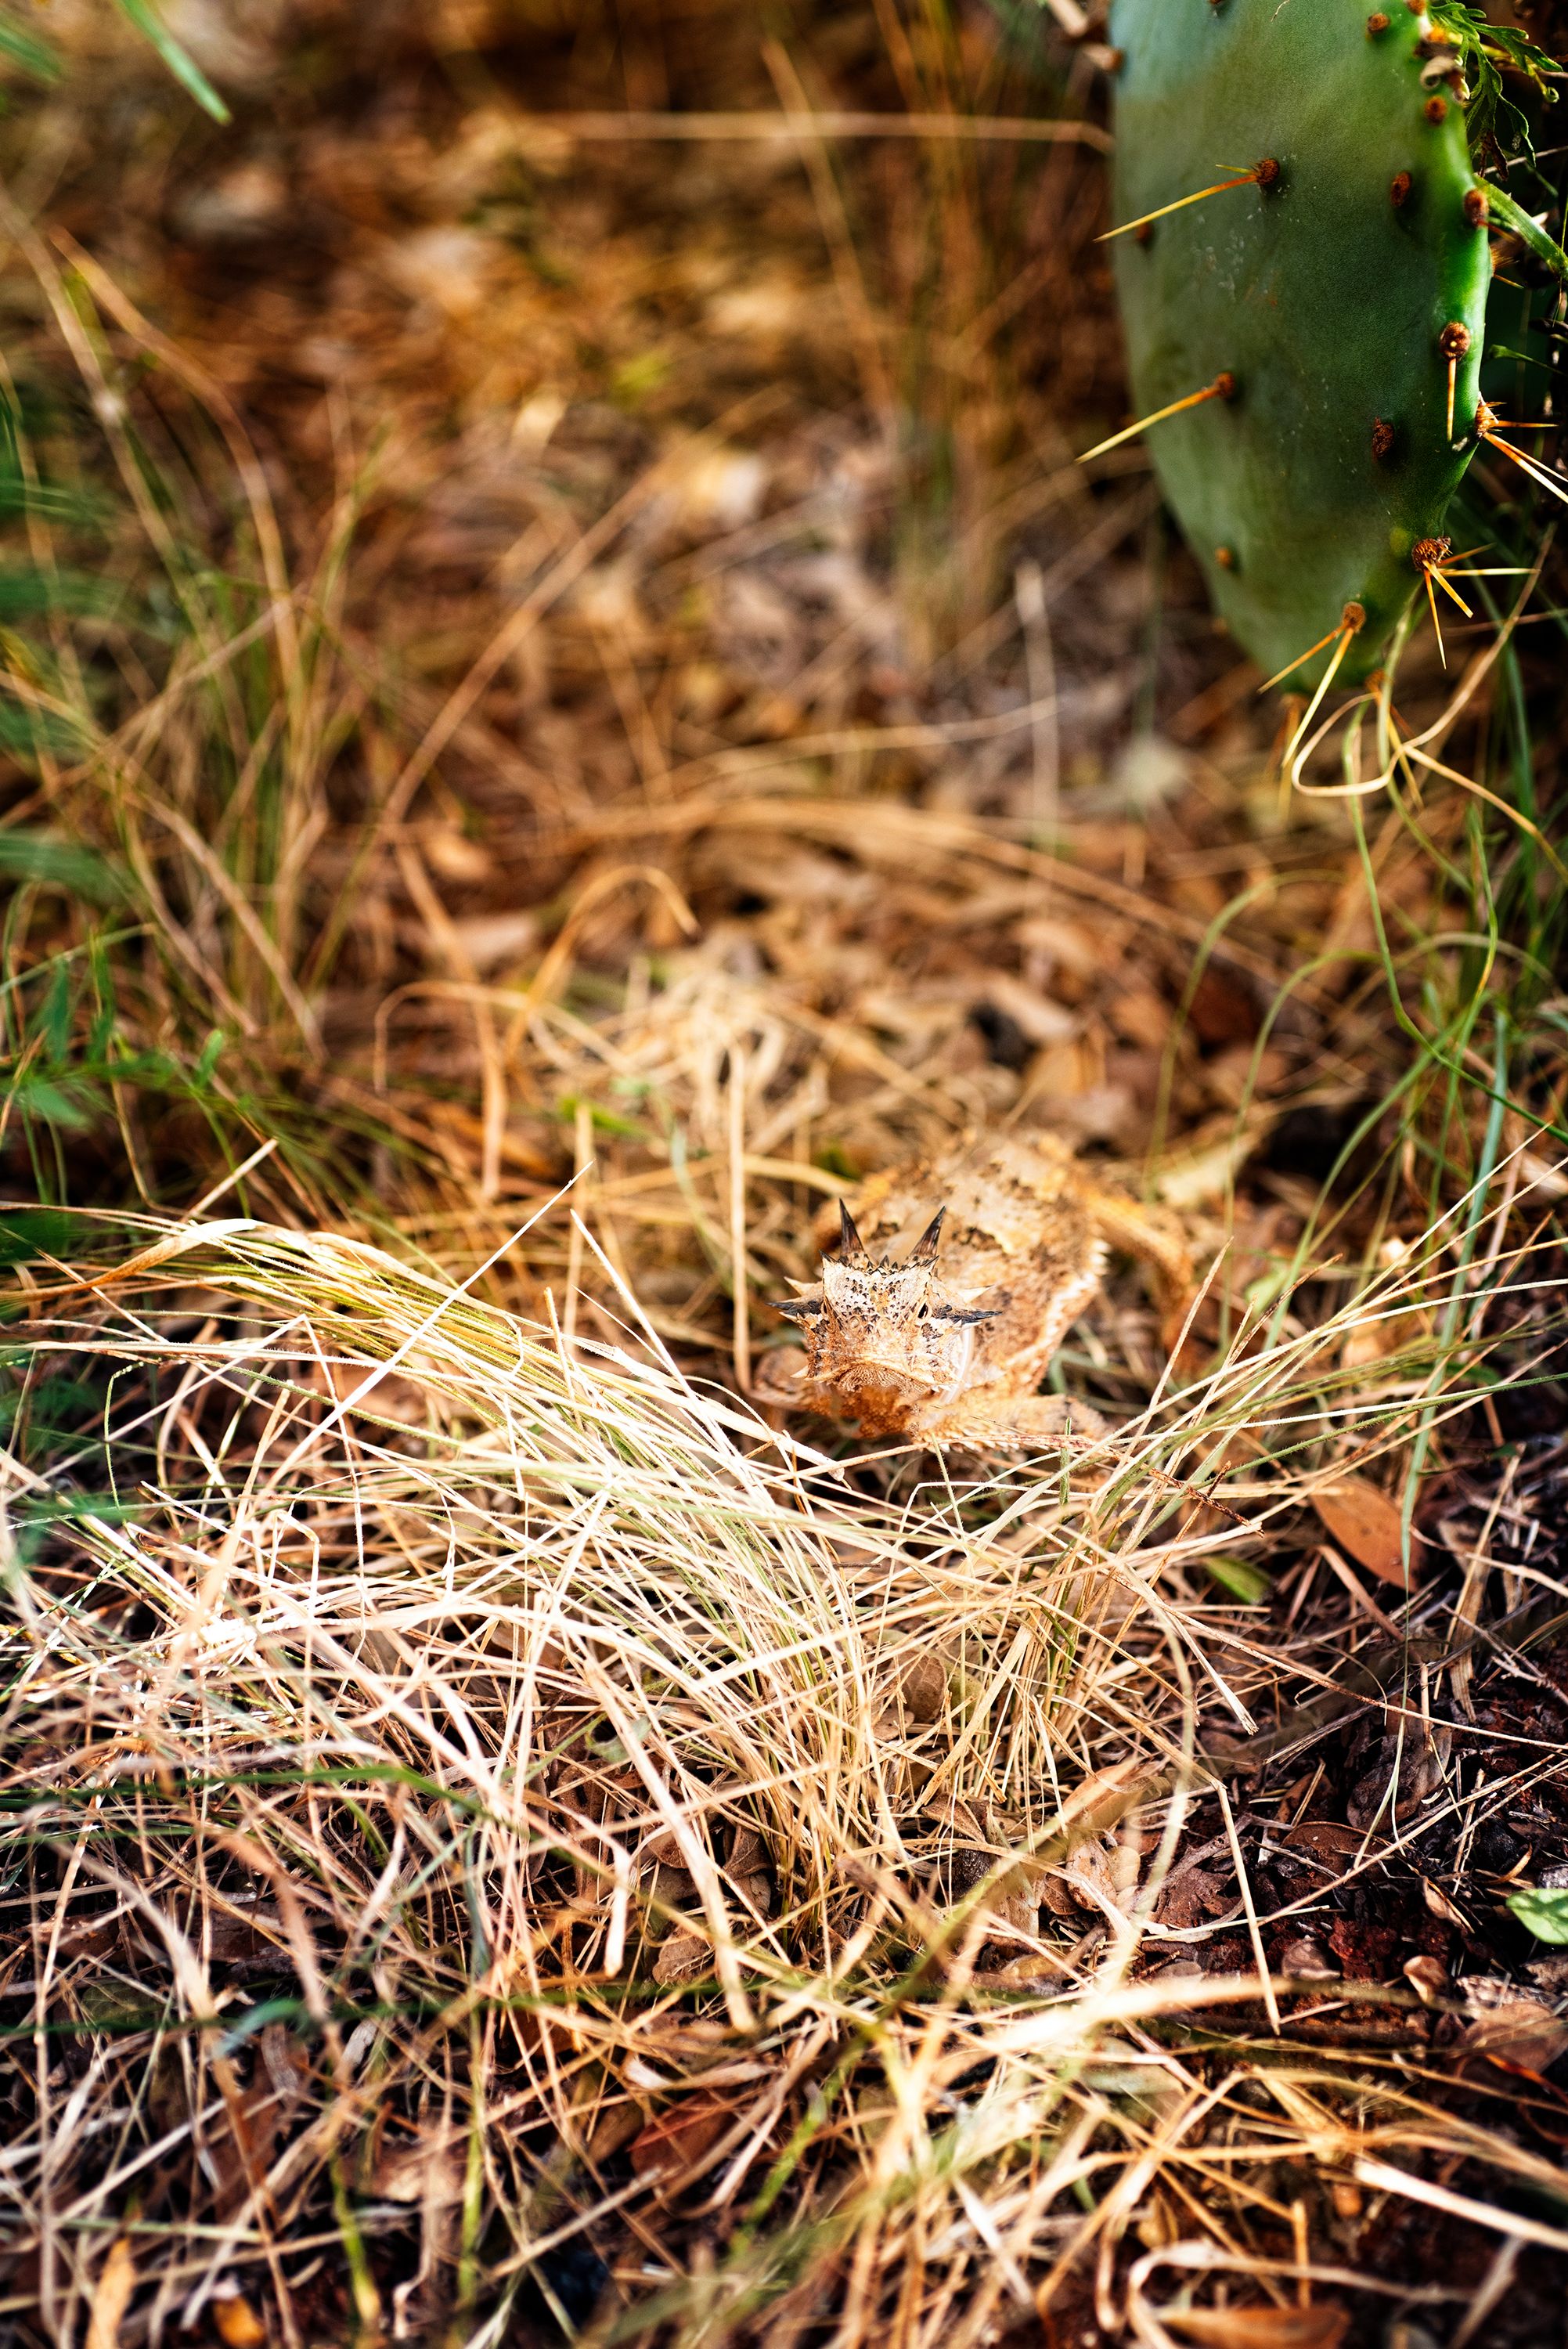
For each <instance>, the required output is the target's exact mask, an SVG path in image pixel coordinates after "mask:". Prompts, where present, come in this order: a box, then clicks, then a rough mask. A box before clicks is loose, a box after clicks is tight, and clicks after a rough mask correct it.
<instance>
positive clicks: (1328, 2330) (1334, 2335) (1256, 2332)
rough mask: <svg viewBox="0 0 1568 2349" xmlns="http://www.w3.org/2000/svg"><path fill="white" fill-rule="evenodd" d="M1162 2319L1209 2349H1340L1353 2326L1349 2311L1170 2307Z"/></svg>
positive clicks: (1327, 2308)
mask: <svg viewBox="0 0 1568 2349" xmlns="http://www.w3.org/2000/svg"><path fill="white" fill-rule="evenodd" d="M1160 2321H1161V2324H1163V2325H1164V2326H1165V2327H1166V2328H1167V2330H1168V2331H1170V2332H1171V2333H1176V2334H1178V2335H1179V2336H1180V2337H1181V2339H1182V2340H1184V2341H1200V2342H1202V2343H1204V2344H1206V2349H1338V2344H1339V2343H1340V2342H1341V2341H1343V2340H1344V2338H1345V2335H1346V2331H1347V2330H1348V2329H1349V2324H1350V2312H1349V2310H1348V2309H1345V2308H1329V2307H1327V2306H1326V2305H1320V2306H1318V2307H1316V2308H1186V2309H1180V2310H1178V2309H1165V2308H1162V2309H1161V2312H1160Z"/></svg>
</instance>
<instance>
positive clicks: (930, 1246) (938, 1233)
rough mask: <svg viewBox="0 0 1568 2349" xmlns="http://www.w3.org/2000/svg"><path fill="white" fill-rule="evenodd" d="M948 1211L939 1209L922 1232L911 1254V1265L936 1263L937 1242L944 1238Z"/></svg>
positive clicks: (942, 1208) (943, 1208)
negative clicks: (943, 1226) (944, 1219)
mask: <svg viewBox="0 0 1568 2349" xmlns="http://www.w3.org/2000/svg"><path fill="white" fill-rule="evenodd" d="M946 1213H947V1210H946V1208H945V1207H938V1209H937V1210H936V1213H935V1215H934V1216H933V1217H932V1219H931V1221H930V1222H929V1223H928V1224H927V1226H926V1227H925V1229H924V1230H923V1232H922V1234H921V1236H920V1237H919V1238H918V1239H917V1240H916V1242H915V1244H914V1246H913V1247H912V1248H911V1250H910V1252H909V1261H910V1262H911V1264H934V1263H935V1262H936V1247H937V1242H938V1241H939V1240H940V1239H941V1237H942V1225H943V1218H944V1216H945V1215H946Z"/></svg>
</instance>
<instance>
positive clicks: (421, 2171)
mask: <svg viewBox="0 0 1568 2349" xmlns="http://www.w3.org/2000/svg"><path fill="white" fill-rule="evenodd" d="M374 2190H375V2193H376V2196H377V2200H379V2201H383V2202H423V2203H424V2204H425V2205H426V2206H427V2207H428V2209H446V2208H448V2207H449V2206H450V2205H451V2204H453V2203H456V2202H460V2201H461V2200H462V2199H463V2152H462V2147H461V2145H460V2144H459V2142H457V2141H456V2140H455V2139H454V2138H453V2137H451V2136H450V2135H449V2133H448V2132H447V2131H446V2130H444V2129H439V2128H437V2129H422V2130H420V2131H419V2133H418V2136H416V2137H399V2138H397V2139H394V2140H392V2141H390V2142H388V2143H387V2144H385V2145H383V2147H381V2151H380V2153H379V2155H378V2156H377V2162H376V2172H375V2188H374Z"/></svg>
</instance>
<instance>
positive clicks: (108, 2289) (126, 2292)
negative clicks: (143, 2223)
mask: <svg viewBox="0 0 1568 2349" xmlns="http://www.w3.org/2000/svg"><path fill="white" fill-rule="evenodd" d="M135 2290H136V2261H134V2259H133V2258H132V2257H131V2251H130V2238H129V2235H118V2236H116V2238H115V2240H114V2241H113V2242H112V2243H111V2244H110V2245H109V2247H108V2259H107V2260H105V2261H104V2263H103V2266H102V2268H101V2270H100V2271H99V2273H98V2290H97V2291H96V2292H94V2293H93V2304H92V2312H91V2313H90V2315H89V2316H88V2337H87V2349H118V2344H119V2328H120V2323H121V2321H122V2319H123V2318H124V2315H125V2312H126V2310H127V2309H128V2308H129V2306H130V2299H131V2294H132V2293H133V2292H135Z"/></svg>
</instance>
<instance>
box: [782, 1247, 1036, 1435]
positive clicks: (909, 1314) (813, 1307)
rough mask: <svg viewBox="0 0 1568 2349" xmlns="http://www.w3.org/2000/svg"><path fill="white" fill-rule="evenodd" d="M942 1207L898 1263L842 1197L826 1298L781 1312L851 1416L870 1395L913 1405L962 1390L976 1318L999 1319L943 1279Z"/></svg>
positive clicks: (820, 1380)
mask: <svg viewBox="0 0 1568 2349" xmlns="http://www.w3.org/2000/svg"><path fill="white" fill-rule="evenodd" d="M945 1213H946V1210H945V1208H940V1209H938V1211H937V1213H936V1214H935V1215H934V1216H933V1218H932V1220H931V1222H930V1224H929V1225H928V1226H926V1228H925V1230H924V1231H923V1233H922V1234H921V1236H920V1237H919V1239H918V1240H916V1242H915V1244H914V1246H913V1248H912V1249H911V1251H910V1253H909V1255H908V1256H907V1257H905V1258H904V1259H903V1263H902V1264H890V1263H889V1261H888V1259H887V1258H886V1257H882V1260H881V1262H880V1263H874V1262H873V1261H872V1257H870V1256H869V1255H868V1254H867V1252H866V1249H865V1246H864V1244H863V1242H862V1241H861V1236H860V1234H859V1232H858V1231H857V1230H856V1229H855V1226H854V1219H853V1217H852V1216H851V1214H850V1211H849V1209H848V1208H847V1207H845V1206H842V1205H841V1207H840V1215H841V1243H840V1248H839V1253H838V1255H837V1257H832V1258H830V1259H828V1260H827V1261H825V1262H824V1264H823V1266H822V1282H821V1293H820V1296H815V1297H801V1298H799V1299H791V1300H790V1301H789V1302H788V1303H786V1304H782V1305H780V1306H779V1312H780V1313H783V1314H784V1315H786V1316H787V1317H788V1319H790V1320H792V1321H797V1322H799V1325H800V1331H801V1335H802V1336H803V1337H804V1339H805V1340H806V1367H807V1373H808V1375H809V1377H810V1379H811V1380H812V1381H813V1382H814V1383H815V1384H816V1385H818V1386H819V1387H827V1388H831V1389H836V1390H837V1391H838V1392H840V1393H841V1395H842V1396H843V1399H844V1402H845V1406H846V1409H847V1410H848V1411H850V1412H851V1413H853V1411H854V1408H855V1399H856V1398H857V1397H858V1396H864V1395H867V1394H868V1393H876V1394H881V1395H885V1396H886V1397H887V1398H888V1399H889V1400H890V1401H892V1402H902V1403H913V1402H920V1401H923V1399H925V1398H926V1397H927V1396H930V1395H935V1394H942V1393H945V1392H949V1391H950V1390H952V1389H953V1388H954V1387H956V1386H958V1385H959V1384H960V1383H961V1382H962V1381H963V1379H964V1377H965V1372H966V1371H967V1369H968V1366H969V1361H970V1358H971V1356H972V1354H973V1352H974V1349H975V1324H976V1323H977V1322H981V1321H991V1320H994V1319H995V1314H993V1313H988V1312H984V1311H976V1310H975V1308H974V1307H973V1306H966V1305H963V1304H960V1303H959V1302H958V1301H957V1300H956V1299H954V1298H951V1297H949V1296H948V1295H947V1294H946V1293H945V1291H944V1288H943V1287H942V1284H941V1282H940V1281H939V1280H938V1278H937V1276H936V1249H937V1243H938V1241H939V1240H940V1239H941V1237H942V1219H943V1216H944V1214H945Z"/></svg>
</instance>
